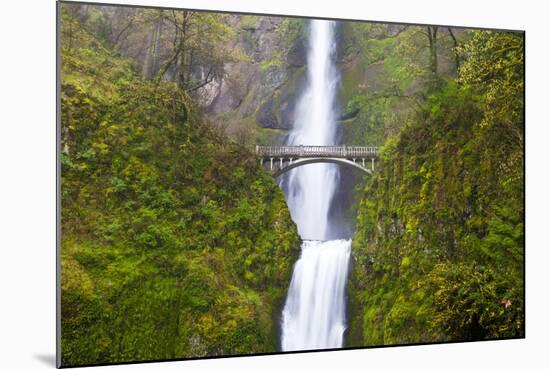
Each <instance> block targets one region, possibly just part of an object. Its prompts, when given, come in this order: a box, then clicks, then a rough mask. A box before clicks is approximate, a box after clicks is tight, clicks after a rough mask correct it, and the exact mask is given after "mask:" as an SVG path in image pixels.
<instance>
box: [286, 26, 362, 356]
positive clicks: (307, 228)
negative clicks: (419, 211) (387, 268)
mask: <svg viewBox="0 0 550 369" xmlns="http://www.w3.org/2000/svg"><path fill="white" fill-rule="evenodd" d="M309 44H310V46H309V52H308V59H307V63H308V64H307V69H308V83H307V87H306V89H305V91H304V93H303V95H302V96H301V99H300V101H299V102H298V105H297V110H296V117H295V123H294V128H293V130H292V132H291V134H290V136H289V139H288V144H289V145H333V144H335V143H336V126H335V125H336V122H335V116H334V109H333V108H334V99H335V96H336V90H337V88H338V73H337V71H336V68H335V66H334V53H335V45H334V23H333V22H330V21H324V20H313V21H311V23H310V36H309ZM338 175H339V172H338V168H337V167H336V166H335V165H334V164H323V163H319V164H311V165H306V166H303V167H299V168H296V169H293V170H291V171H290V172H289V173H288V175H287V177H286V179H285V180H288V186H287V194H286V196H287V202H288V206H289V208H290V212H291V214H292V218H293V219H294V221H295V222H296V224H297V225H298V232H299V233H300V236H301V237H302V239H304V240H306V241H304V242H303V244H302V254H301V256H300V259H299V260H298V261H297V262H296V265H295V267H294V272H293V275H292V281H291V282H290V287H289V291H288V296H287V299H286V303H285V307H284V309H283V316H282V337H281V346H282V349H283V350H284V351H296V350H312V349H326V348H338V347H342V344H343V336H344V331H345V329H346V309H345V287H346V280H347V273H348V264H349V255H350V246H351V240H328V239H329V238H330V234H329V233H330V229H329V207H330V203H331V201H332V197H333V195H334V191H335V188H336V184H337V181H338Z"/></svg>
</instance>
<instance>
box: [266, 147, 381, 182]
mask: <svg viewBox="0 0 550 369" xmlns="http://www.w3.org/2000/svg"><path fill="white" fill-rule="evenodd" d="M256 155H257V156H258V157H259V158H260V164H261V165H262V166H263V167H264V168H266V169H268V170H269V171H270V172H271V173H272V174H273V175H274V176H275V177H278V176H280V175H281V174H283V173H286V172H288V171H289V170H291V169H294V168H297V167H301V166H303V165H309V164H314V163H334V164H339V165H346V166H349V167H352V168H355V169H358V170H360V171H362V172H364V173H367V174H370V175H372V173H373V171H374V162H375V160H376V159H377V158H378V148H377V147H368V146H346V145H341V146H305V145H299V146H258V145H256Z"/></svg>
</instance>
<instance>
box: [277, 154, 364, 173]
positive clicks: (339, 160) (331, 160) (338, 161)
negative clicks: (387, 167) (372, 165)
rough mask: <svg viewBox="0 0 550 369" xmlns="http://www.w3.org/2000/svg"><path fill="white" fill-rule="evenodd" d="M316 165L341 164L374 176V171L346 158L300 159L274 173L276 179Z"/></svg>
mask: <svg viewBox="0 0 550 369" xmlns="http://www.w3.org/2000/svg"><path fill="white" fill-rule="evenodd" d="M315 163H332V164H340V165H347V166H348V167H352V168H355V169H359V170H360V171H362V172H364V173H366V174H369V175H372V170H370V169H368V168H365V167H363V166H361V165H359V164H358V163H355V162H353V161H351V160H348V159H344V158H331V157H326V158H304V159H298V160H294V161H293V162H292V163H291V164H288V165H287V166H286V167H283V168H282V169H279V170H278V171H276V172H275V173H274V175H275V177H278V176H280V175H281V174H284V173H286V172H288V171H289V170H292V169H294V168H298V167H301V166H304V165H309V164H315Z"/></svg>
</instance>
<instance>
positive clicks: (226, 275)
mask: <svg viewBox="0 0 550 369" xmlns="http://www.w3.org/2000/svg"><path fill="white" fill-rule="evenodd" d="M62 17H63V18H62V27H63V28H62V44H61V49H62V54H61V57H62V60H61V66H62V88H61V90H62V94H61V99H62V101H61V103H62V106H61V122H62V154H61V162H62V168H61V181H62V184H61V187H62V198H61V201H62V210H61V211H62V214H61V217H62V246H61V249H62V267H61V285H62V297H61V298H62V302H61V306H62V329H61V347H62V364H63V365H84V364H99V363H107V362H122V361H132V360H159V359H170V358H184V357H197V356H205V355H228V354H238V353H250V352H269V351H274V350H276V348H277V347H276V345H277V343H276V338H275V336H276V324H277V320H275V313H274V312H275V311H276V309H278V308H279V305H280V303H281V301H282V299H283V298H284V295H285V291H286V287H287V284H288V281H289V279H290V274H291V271H292V265H293V263H294V261H295V259H296V257H297V255H298V253H299V238H298V235H297V231H296V227H295V225H294V223H293V222H292V220H291V218H290V214H289V212H288V209H287V208H286V204H285V200H284V197H283V195H282V193H281V191H280V190H279V188H278V186H277V184H276V183H275V181H274V180H273V179H272V178H271V176H270V175H269V174H267V173H265V171H264V170H263V169H262V168H261V167H259V165H258V164H257V162H256V160H255V159H254V158H253V156H252V155H251V154H250V153H249V152H247V151H246V150H245V149H244V148H242V147H241V146H239V145H237V144H234V143H231V142H229V141H228V140H227V139H226V138H224V137H221V136H220V135H219V134H217V133H216V132H215V131H214V129H213V128H211V127H209V126H208V125H207V124H206V123H204V122H203V121H202V120H201V117H200V116H198V114H196V113H195V110H196V109H195V108H194V106H193V103H192V102H191V101H190V100H189V98H188V97H187V95H186V94H185V93H183V92H182V90H181V89H180V88H178V87H177V86H176V85H175V84H172V83H168V82H161V83H158V84H154V83H151V82H147V81H144V80H142V79H140V78H139V77H138V76H137V74H136V72H135V70H134V69H135V68H134V66H133V64H132V63H130V62H128V61H127V60H124V59H121V58H119V57H117V56H116V55H114V54H113V53H112V52H111V51H110V50H109V49H108V48H107V47H106V46H105V45H104V44H103V43H101V42H99V41H98V40H97V38H96V37H95V36H94V35H92V34H90V33H89V32H87V31H86V30H84V29H83V28H82V27H81V25H80V23H79V21H77V20H76V19H75V18H74V17H73V16H72V15H71V14H70V13H68V12H63V15H62Z"/></svg>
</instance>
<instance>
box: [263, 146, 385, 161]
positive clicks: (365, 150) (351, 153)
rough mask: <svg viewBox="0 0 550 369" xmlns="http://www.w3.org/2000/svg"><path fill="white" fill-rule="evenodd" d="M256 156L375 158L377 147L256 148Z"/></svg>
mask: <svg viewBox="0 0 550 369" xmlns="http://www.w3.org/2000/svg"><path fill="white" fill-rule="evenodd" d="M256 155H258V156H261V157H264V158H270V157H271V158H323V157H331V158H348V159H349V158H357V159H360V158H375V157H377V156H378V148H377V147H367V146H346V145H342V146H305V145H300V146H256Z"/></svg>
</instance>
